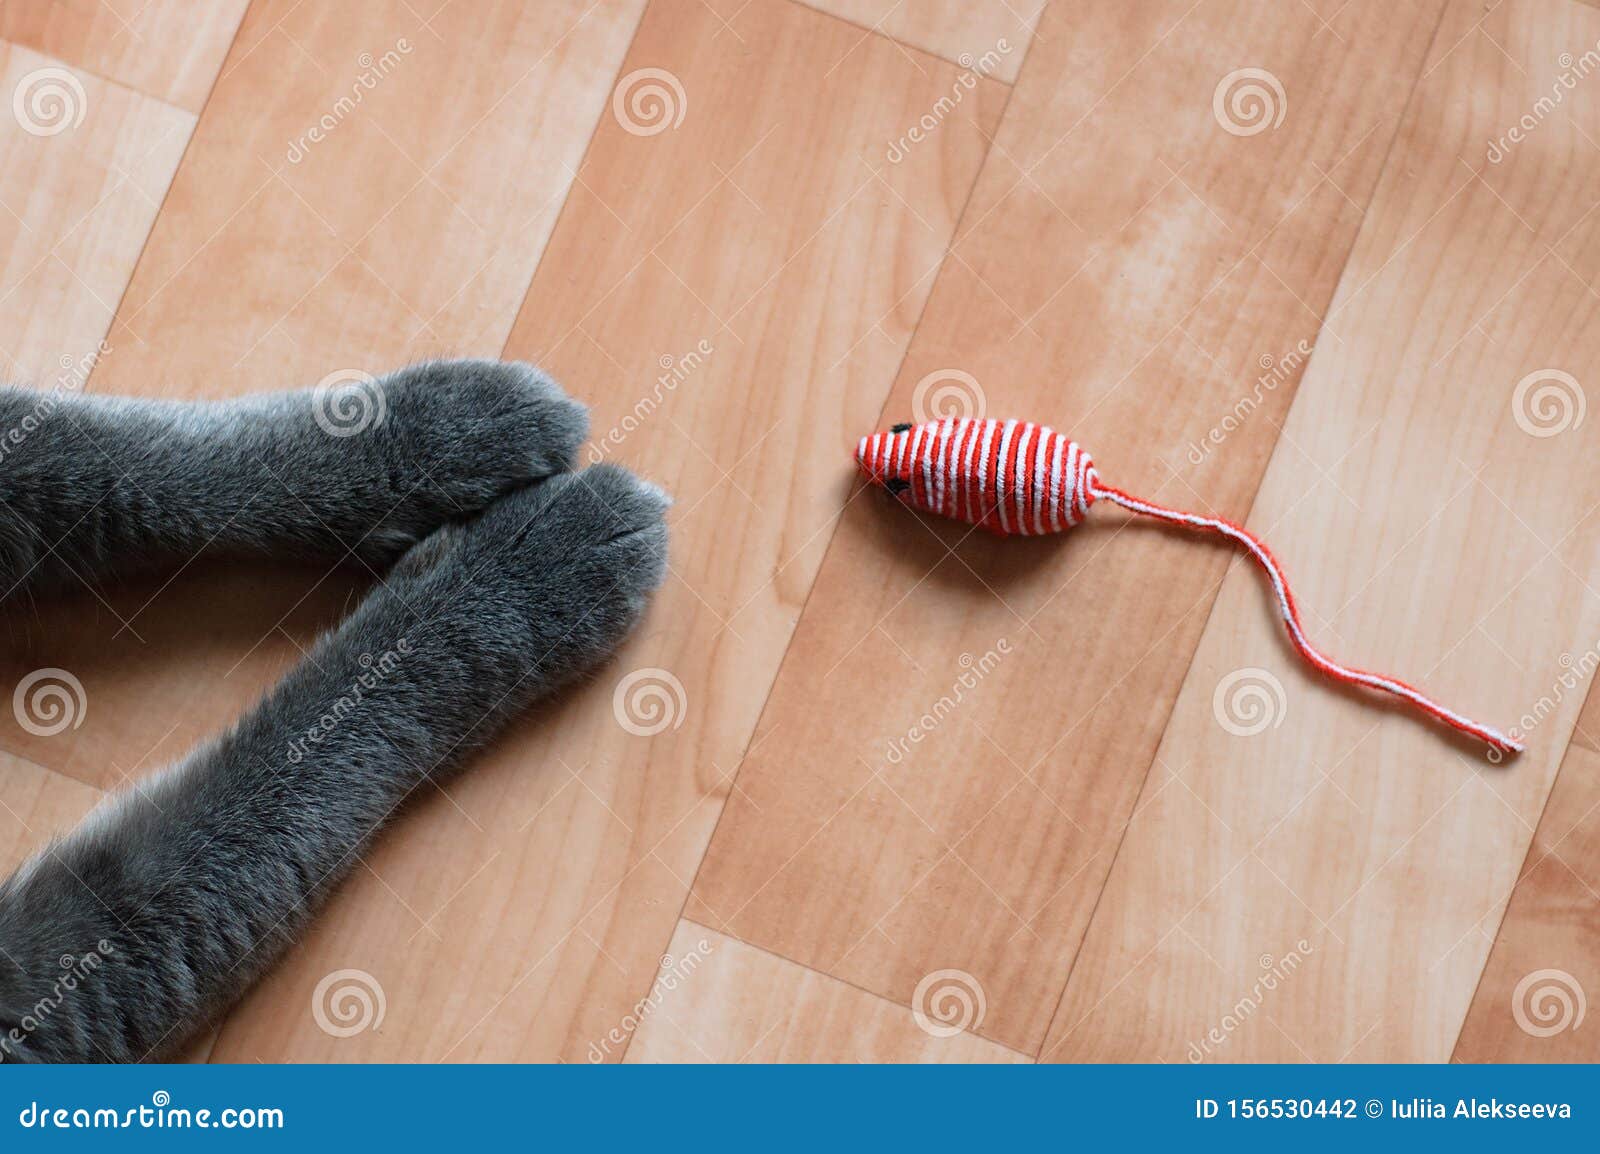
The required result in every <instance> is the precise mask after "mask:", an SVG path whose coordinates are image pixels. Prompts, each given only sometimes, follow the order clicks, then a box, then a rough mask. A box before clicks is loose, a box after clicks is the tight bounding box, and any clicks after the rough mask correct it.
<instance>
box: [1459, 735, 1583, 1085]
mask: <svg viewBox="0 0 1600 1154" xmlns="http://www.w3.org/2000/svg"><path fill="white" fill-rule="evenodd" d="M1485 932H1486V933H1487V932H1492V927H1486V929H1485ZM1596 991H1600V753H1595V752H1594V751H1593V750H1589V749H1585V748H1582V747H1580V746H1578V745H1576V744H1574V745H1573V746H1572V747H1571V748H1570V749H1568V750H1567V756H1566V758H1565V760H1564V761H1563V762H1562V764H1561V773H1560V774H1559V775H1558V776H1557V777H1556V783H1555V788H1554V789H1553V790H1552V791H1551V794H1550V802H1549V804H1548V805H1547V806H1546V807H1545V811H1544V816H1543V818H1542V819H1541V820H1540V822H1539V828H1538V832H1536V833H1535V834H1534V836H1533V844H1532V845H1531V846H1530V847H1529V850H1528V858H1527V861H1526V862H1525V863H1524V864H1523V867H1522V872H1521V874H1520V876H1519V877H1518V879H1517V886H1516V890H1515V891H1514V892H1513V894H1512V895H1511V902H1510V905H1509V906H1508V908H1507V909H1506V915H1505V920H1504V921H1503V922H1502V923H1501V924H1500V928H1499V933H1497V934H1495V935H1494V948H1493V950H1492V951H1491V952H1490V954H1489V961H1488V964H1487V965H1486V966H1485V967H1484V971H1483V977H1482V979H1481V980H1480V981H1479V983H1478V990H1477V993H1476V995H1475V996H1474V997H1473V999H1472V1009H1471V1011H1470V1012H1469V1013H1468V1014H1467V1021H1466V1025H1465V1026H1464V1027H1463V1029H1462V1031H1461V1038H1460V1040H1459V1041H1458V1042H1457V1043H1456V1047H1455V1054H1454V1060H1455V1061H1457V1062H1594V1061H1597V1060H1600V1032H1597V1031H1596V1030H1595V1029H1594V1023H1593V1022H1592V1021H1590V1020H1589V1014H1590V1012H1591V1010H1592V1009H1593V1007H1592V1006H1590V1005H1589V1002H1590V1000H1591V999H1592V998H1594V997H1595V996H1596ZM1585 1025H1587V1026H1588V1027H1589V1028H1588V1029H1584V1026H1585Z"/></svg>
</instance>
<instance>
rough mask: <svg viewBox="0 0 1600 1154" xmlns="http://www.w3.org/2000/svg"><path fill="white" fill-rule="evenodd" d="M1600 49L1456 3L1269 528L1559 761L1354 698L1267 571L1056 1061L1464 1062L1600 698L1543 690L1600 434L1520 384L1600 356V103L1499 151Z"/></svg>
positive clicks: (1341, 602) (1086, 977)
mask: <svg viewBox="0 0 1600 1154" xmlns="http://www.w3.org/2000/svg"><path fill="white" fill-rule="evenodd" d="M1596 39H1600V15H1597V14H1596V13H1594V12H1593V11H1591V10H1588V9H1584V8H1580V7H1577V6H1575V5H1571V4H1550V3H1507V4H1501V5H1499V6H1497V7H1496V8H1494V9H1493V10H1492V11H1489V12H1487V13H1485V12H1484V11H1483V10H1482V9H1479V8H1478V7H1476V6H1471V5H1460V6H1452V7H1451V8H1449V9H1448V10H1447V13H1446V17H1445V20H1444V22H1443V24H1442V25H1441V26H1440V28H1439V32H1438V35H1437V37H1436V39H1435V41H1434V43H1433V47H1432V49H1431V51H1430V55H1429V61H1428V65H1427V67H1426V68H1425V69H1424V71H1423V75H1422V78H1421V80H1420V82H1419V84H1418V87H1417V91H1416V93H1415V95H1414V97H1413V99H1412V100H1411V102H1410V105H1409V107H1408V109H1407V112H1406V119H1405V123H1404V126H1403V127H1402V129H1401V132H1400V135H1399V137H1398V139H1397V142H1396V145H1395V151H1394V156H1393V157H1392V158H1391V161H1390V163H1389V165H1388V166H1387V168H1386V169H1385V172H1384V176H1383V180H1382V182H1381V184H1380V186H1379V189H1378V191H1377V193H1376V194H1375V196H1374V198H1373V203H1372V206H1371V208H1370V210H1369V212H1368V214H1367V219H1366V224H1365V226H1364V227H1363V229H1362V233H1361V236H1360V239H1359V240H1358V242H1357V245H1356V248H1355V250H1354V252H1353V253H1352V255H1351V258H1350V264H1349V267H1348V269H1347V270H1346V272H1345V275H1344V278H1343V280H1342V282H1341V285H1340V290H1339V295H1338V298H1337V301H1336V303H1335V305H1334V307H1333V309H1332V310H1331V311H1330V314H1329V320H1328V325H1327V330H1328V331H1325V332H1324V334H1323V336H1322V339H1321V340H1320V341H1319V343H1318V346H1317V351H1316V355H1315V357H1314V358H1313V359H1312V362H1311V365H1310V368H1309V370H1308V372H1307V374H1306V377H1305V379H1304V381H1303V382H1302V384H1301V386H1300V389H1299V392H1298V393H1297V395H1296V397H1295V402H1294V407H1293V409H1292V411H1291V413H1290V415H1289V418H1288V420H1287V422H1286V423H1285V425H1284V429H1283V435H1282V438H1281V441H1280V443H1279V445H1278V447H1277V450H1276V451H1275V453H1274V456H1273V460H1272V463H1271V466H1270V468H1269V470H1268V473H1267V476H1266V478H1265V479H1264V481H1263V483H1262V486H1261V490H1260V493H1259V494H1258V496H1257V500H1256V503H1255V505H1254V507H1253V509H1252V510H1251V515H1250V524H1251V526H1252V527H1253V528H1255V529H1256V530H1258V531H1260V532H1263V533H1265V534H1266V535H1267V536H1269V537H1270V538H1271V539H1272V540H1273V541H1274V543H1275V545H1276V549H1277V552H1278V555H1279V556H1280V558H1282V559H1283V561H1284V563H1285V564H1286V565H1287V566H1288V567H1289V569H1290V571H1291V573H1292V574H1294V575H1295V577H1296V578H1297V584H1298V596H1299V600H1300V603H1301V604H1302V605H1303V606H1307V607H1314V615H1313V617H1312V624H1311V629H1312V630H1313V632H1314V633H1315V634H1317V635H1318V636H1319V637H1320V638H1322V639H1325V640H1326V641H1327V643H1328V644H1329V645H1330V646H1331V647H1332V648H1334V649H1335V650H1336V651H1338V652H1340V653H1345V654H1349V655H1351V656H1359V659H1360V660H1361V661H1362V662H1363V663H1364V664H1366V665H1367V666H1368V667H1371V668H1380V669H1388V670H1395V671H1398V672H1399V673H1400V674H1401V675H1402V676H1404V675H1411V676H1413V677H1415V678H1416V679H1418V680H1420V681H1422V682H1423V683H1424V684H1426V685H1427V686H1429V687H1430V688H1431V689H1433V690H1434V691H1436V692H1437V694H1438V695H1439V696H1441V697H1442V698H1444V699H1445V700H1446V701H1449V702H1451V703H1453V704H1454V705H1456V706H1457V707H1459V708H1461V709H1462V710H1464V711H1466V712H1468V713H1473V714H1477V715H1480V716H1487V717H1491V718H1494V719H1495V720H1496V721H1498V722H1500V723H1501V724H1502V725H1505V724H1511V723H1514V722H1516V721H1517V718H1518V717H1519V716H1522V715H1525V714H1526V715H1529V717H1530V720H1529V721H1525V722H1521V723H1518V724H1519V728H1522V729H1523V730H1524V731H1525V736H1526V738H1527V740H1528V743H1529V751H1528V752H1527V753H1526V754H1525V755H1524V756H1522V757H1521V758H1519V759H1517V760H1516V761H1514V762H1511V763H1508V764H1502V765H1493V764H1490V763H1488V762H1487V761H1486V760H1485V759H1484V757H1483V753H1482V750H1481V749H1476V748H1473V747H1471V746H1469V745H1465V744H1461V743H1457V742H1455V741H1453V740H1452V739H1451V738H1450V737H1449V736H1448V735H1447V732H1446V731H1442V730H1441V729H1439V728H1438V727H1435V726H1431V725H1429V724H1427V723H1426V722H1422V721H1419V720H1418V719H1417V718H1415V717H1414V716H1412V715H1409V714H1406V713H1402V712H1398V711H1391V710H1385V709H1382V708H1375V707H1374V703H1373V702H1371V701H1370V700H1367V699H1365V698H1359V697H1357V696H1354V695H1347V694H1342V693H1338V692H1333V691H1331V690H1330V688H1329V686H1328V685H1327V684H1326V683H1324V682H1321V681H1319V680H1318V679H1316V678H1315V677H1314V676H1312V675H1310V674H1308V673H1307V672H1306V671H1305V669H1304V668H1303V667H1302V666H1301V665H1299V664H1298V663H1296V662H1295V661H1294V660H1293V659H1292V658H1291V657H1290V656H1289V655H1288V653H1287V650H1286V646H1285V644H1284V642H1283V641H1282V639H1281V638H1280V637H1279V633H1278V627H1277V625H1276V623H1275V622H1274V621H1273V619H1272V615H1271V613H1270V612H1268V611H1267V604H1268V602H1267V600H1266V597H1265V595H1264V593H1263V591H1262V589H1261V586H1260V582H1259V579H1258V577H1257V576H1256V574H1254V573H1253V572H1250V571H1248V570H1245V569H1242V568H1240V569H1236V570H1235V571H1234V572H1233V573H1232V574H1231V575H1230V576H1229V578H1228V580H1227V581H1226V582H1225V583H1224V586H1223V589H1222V592H1221V594H1220V595H1219V597H1218V598H1217V602H1216V605H1215V607H1214V609H1213V611H1212V616H1211V620H1210V622H1209V624H1208V626H1207V629H1206V632H1205V636H1204V638H1203V639H1202V642H1201V645H1200V648H1199V650H1198V651H1197V653H1196V655H1195V658H1194V662H1193V664H1192V665H1191V667H1190V670H1189V673H1188V676H1187V677H1186V679H1185V682H1184V685H1183V689H1182V691H1181V693H1180V694H1179V696H1178V701H1177V704H1176V706H1175V708H1174V710H1173V716H1172V721H1171V724H1170V726H1169V728H1168V730H1167V732H1166V734H1165V736H1164V738H1163V741H1162V744H1161V748H1160V751H1159V752H1158V754H1157V757H1156V769H1155V771H1154V772H1153V773H1152V774H1151V776H1150V779H1149V780H1148V782H1147V783H1146V786H1145V790H1144V794H1143V797H1142V798H1141V800H1140V809H1139V814H1138V817H1137V818H1136V819H1135V820H1134V822H1133V824H1132V825H1131V826H1130V828H1129V830H1128V833H1127V837H1126V839H1125V841H1124V843H1123V845H1122V848H1121V852H1120V854H1119V855H1118V858H1117V863H1116V867H1115V869H1114V870H1113V871H1112V874H1111V877H1110V880H1109V881H1108V883H1107V885H1106V888H1105V891H1104V893H1103V895H1102V896H1101V899H1100V903H1099V907H1098V911H1097V913H1096V916H1095V918H1094V922H1093V924H1092V926H1091V927H1090V931H1089V934H1088V936H1087V938H1086V940H1085V942H1084V946H1083V949H1082V950H1081V952H1080V954H1079V957H1078V961H1077V965H1076V967H1075V968H1074V970H1073V972H1072V977H1071V981H1070V983H1069V985H1068V987H1067V991H1066V995H1065V997H1064V999H1063V1001H1062V1005H1061V1007H1060V1010H1059V1012H1058V1014H1057V1016H1056V1020H1055V1022H1054V1024H1053V1025H1052V1027H1051V1032H1050V1038H1049V1041H1048V1043H1047V1046H1046V1048H1045V1051H1044V1057H1046V1058H1051V1059H1068V1060H1091V1059H1092V1060H1131V1059H1137V1060H1145V1061H1149V1060H1157V1059H1164V1060H1181V1059H1182V1058H1183V1057H1185V1056H1188V1057H1190V1058H1204V1059H1210V1060H1225V1061H1250V1060H1299V1059H1314V1060H1322V1061H1337V1060H1341V1059H1344V1060H1354V1061H1440V1060H1444V1059H1447V1058H1448V1057H1449V1056H1450V1053H1451V1049H1452V1047H1453V1046H1454V1044H1455V1041H1456V1037H1457V1035H1458V1033H1459V1032H1460V1030H1461V1026H1462V1022H1463V1020H1464V1018H1465V1015H1466V1013H1467V1009H1468V1005H1469V1002H1470V1001H1471V999H1472V996H1473V990H1474V988H1475V986H1476V985H1477V982H1478V978H1479V975H1480V972H1481V971H1482V969H1483V965H1484V960H1485V957H1486V955H1487V953H1488V949H1489V944H1490V938H1491V935H1492V933H1493V930H1494V927H1495V926H1496V925H1497V924H1498V923H1499V921H1500V918H1501V914H1502V911H1503V910H1504V909H1505V906H1506V901H1507V898H1508V896H1509V895H1510V893H1511V890H1512V887H1513V884H1514V883H1515V881H1516V879H1517V875H1518V871H1519V869H1520V868H1521V866H1522V863H1523V861H1524V857H1525V854H1526V851H1527V847H1528V843H1529V840H1530V837H1531V835H1532V833H1533V829H1534V823H1535V822H1537V821H1538V819H1539V814H1540V811H1541V808H1542V807H1543V805H1544V803H1545V800H1546V796H1547V794H1548V792H1549V789H1550V785H1551V780H1552V778H1553V777H1554V774H1555V771H1556V766H1557V764H1558V763H1559V761H1560V758H1561V754H1562V751H1563V749H1564V748H1565V746H1566V744H1567V740H1568V737H1569V735H1570V734H1571V732H1572V730H1573V726H1574V722H1575V720H1576V717H1577V713H1578V709H1579V706H1580V703H1581V702H1580V695H1577V694H1572V695H1569V696H1567V697H1566V698H1565V699H1564V700H1562V701H1560V702H1559V703H1557V704H1556V705H1555V706H1554V707H1553V708H1552V709H1551V710H1550V711H1548V712H1543V714H1542V716H1539V717H1537V718H1536V719H1534V718H1533V716H1532V715H1534V714H1535V712H1536V711H1538V710H1539V707H1538V706H1537V705H1536V704H1535V703H1537V702H1539V701H1540V699H1541V698H1542V697H1543V696H1545V695H1546V694H1547V693H1548V692H1549V686H1550V685H1551V683H1552V681H1553V680H1554V679H1556V678H1558V677H1559V676H1560V675H1561V674H1562V672H1563V670H1564V669H1565V668H1566V665H1565V663H1564V662H1563V660H1562V655H1563V654H1564V653H1567V654H1573V655H1576V654H1578V653H1580V652H1583V651H1585V650H1587V649H1588V648H1590V647H1591V646H1592V644H1593V639H1594V638H1595V637H1596V636H1597V633H1600V596H1597V595H1596V592H1595V590H1594V588H1593V585H1592V583H1591V582H1590V581H1589V580H1588V578H1587V577H1586V576H1585V575H1586V574H1590V573H1593V572H1594V571H1595V566H1596V563H1597V561H1600V516H1597V513H1600V479H1597V478H1596V477H1595V476H1594V474H1593V471H1592V470H1587V469H1585V468H1584V466H1583V464H1582V462H1584V461H1586V460H1588V459H1590V458H1591V457H1592V455H1593V453H1594V451H1595V445H1596V443H1597V442H1596V437H1597V436H1600V433H1597V432H1596V430H1595V428H1594V427H1593V425H1592V423H1590V424H1580V423H1579V422H1578V421H1576V420H1575V419H1574V417H1575V412H1574V411H1573V409H1572V408H1569V409H1568V410H1567V411H1566V415H1565V416H1564V417H1563V415H1562V410H1561V406H1560V404H1559V403H1557V402H1556V398H1555V396H1554V395H1552V396H1547V397H1546V398H1545V399H1544V402H1543V403H1540V402H1538V401H1536V400H1534V399H1533V395H1532V394H1525V393H1524V392H1522V391H1519V383H1520V382H1524V381H1528V380H1529V379H1530V378H1535V379H1539V380H1545V381H1547V382H1548V381H1549V380H1550V379H1551V378H1550V376H1549V372H1550V370H1560V371H1563V372H1570V373H1572V374H1574V375H1575V377H1576V378H1577V379H1578V380H1580V381H1581V380H1585V379H1587V380H1593V379H1594V377H1595V375H1596V371H1597V367H1600V329H1597V327H1596V324H1595V319H1596V316H1597V309H1600V294H1597V293H1596V292H1595V290H1594V288H1593V287H1592V285H1593V282H1594V278H1595V274H1596V272H1597V271H1600V217H1596V215H1595V214H1594V213H1593V212H1592V209H1593V207H1594V203H1593V199H1592V189H1593V188H1594V184H1595V180H1596V177H1597V175H1600V149H1596V148H1594V147H1591V146H1590V145H1588V144H1586V143H1585V142H1584V139H1585V136H1587V137H1588V138H1596V137H1600V106H1596V105H1595V104H1594V103H1593V102H1569V103H1567V104H1566V105H1565V106H1564V108H1563V109H1562V113H1563V115H1551V116H1547V117H1546V118H1545V119H1544V120H1543V122H1542V123H1541V124H1540V125H1539V126H1538V128H1537V130H1536V131H1533V132H1532V133H1531V134H1529V135H1528V137H1527V139H1525V140H1524V141H1523V142H1521V143H1520V144H1517V145H1516V146H1515V147H1514V148H1512V149H1509V150H1502V152H1503V155H1502V158H1501V159H1500V161H1499V162H1495V161H1493V160H1491V159H1490V158H1489V157H1488V156H1487V155H1486V153H1487V151H1488V144H1487V142H1489V141H1492V140H1495V139H1497V138H1498V137H1500V136H1501V134H1503V133H1504V132H1505V131H1506V127H1507V126H1508V125H1510V124H1512V123H1514V122H1516V121H1517V120H1518V118H1519V117H1521V116H1522V115H1523V114H1524V113H1525V112H1527V111H1528V110H1529V109H1530V108H1531V107H1533V106H1534V103H1535V101H1536V100H1537V99H1538V97H1539V96H1540V95H1541V94H1545V93H1548V92H1549V91H1550V90H1551V85H1552V84H1553V83H1555V76H1556V72H1557V71H1558V70H1559V68H1560V67H1561V65H1560V64H1559V63H1558V61H1559V60H1560V58H1561V54H1562V53H1563V52H1566V51H1574V52H1581V51H1582V50H1583V48H1582V46H1583V45H1585V44H1593V43H1594V42H1595V41H1596ZM1585 190H1588V191H1585ZM1535 375H1537V377H1535ZM1555 387H1556V388H1557V391H1558V392H1559V390H1560V389H1561V388H1562V386H1561V385H1560V384H1559V382H1558V383H1557V384H1556V386H1555ZM1566 399H1567V402H1568V404H1569V405H1571V406H1574V408H1575V405H1576V402H1577V400H1578V397H1577V396H1575V395H1574V394H1573V393H1572V391H1571V390H1570V388H1569V389H1568V391H1567V397H1566ZM1241 671H1242V674H1243V677H1244V680H1243V681H1239V680H1236V678H1238V677H1239V676H1240V674H1241ZM1250 686H1254V691H1255V693H1256V697H1255V700H1254V710H1255V711H1254V712H1251V706H1250V704H1249V702H1248V701H1247V700H1246V698H1245V697H1243V696H1241V694H1243V693H1245V692H1247V691H1248V687H1250ZM1541 712H1542V711H1541ZM1290 954H1294V955H1295V956H1296V958H1297V961H1296V967H1295V971H1294V973H1293V975H1292V976H1291V977H1288V978H1287V979H1286V980H1283V981H1281V982H1279V983H1277V984H1276V986H1275V988H1273V989H1270V990H1267V991H1265V992H1262V991H1261V989H1260V988H1259V987H1258V982H1260V980H1261V978H1262V975H1263V974H1264V973H1265V972H1269V971H1271V970H1272V969H1273V968H1274V967H1276V966H1281V964H1282V962H1283V961H1284V959H1286V958H1287V957H1289V956H1290ZM1519 960H1520V959H1519ZM1553 964H1559V963H1553ZM1230 1022H1231V1024H1230ZM1213 1031H1214V1033H1213ZM1205 1040H1209V1041H1210V1043H1211V1044H1210V1045H1204V1044H1203V1042H1204V1041H1205ZM1197 1049H1198V1053H1197V1052H1196V1051H1197Z"/></svg>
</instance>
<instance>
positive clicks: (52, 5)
mask: <svg viewBox="0 0 1600 1154" xmlns="http://www.w3.org/2000/svg"><path fill="white" fill-rule="evenodd" d="M247 5H248V0H6V2H5V3H4V4H3V5H0V38H4V39H6V40H11V41H13V42H15V43H18V44H26V45H28V46H29V47H31V48H35V49H37V50H39V51H40V52H43V53H46V54H48V55H50V56H54V57H56V58H57V59H59V60H63V61H65V62H66V63H68V64H70V65H72V66H73V67H75V68H79V69H82V70H84V71H87V72H92V73H94V74H95V75H96V76H101V77H104V78H105V79H107V80H111V81H114V82H115V83H117V84H121V85H124V86H126V87H128V88H132V89H133V90H134V91H136V92H142V93H144V94H145V95H146V96H151V97H154V98H155V99H157V100H161V101H165V102H166V103H168V104H171V105H175V106H176V107H178V108H182V109H184V110H185V111H188V112H192V113H195V114H196V115H198V114H199V112H200V109H201V107H202V106H203V105H204V104H205V100H206V93H208V92H210V91H211V84H212V81H214V80H215V79H216V77H217V70H218V69H219V68H220V67H221V66H222V58H223V57H224V56H226V55H227V52H228V45H229V44H231V43H232V42H233V34H234V32H235V31H237V29H238V27H239V21H240V19H241V18H242V17H243V16H244V10H245V8H246V7H247Z"/></svg>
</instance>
